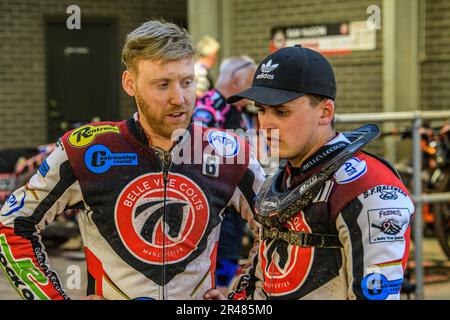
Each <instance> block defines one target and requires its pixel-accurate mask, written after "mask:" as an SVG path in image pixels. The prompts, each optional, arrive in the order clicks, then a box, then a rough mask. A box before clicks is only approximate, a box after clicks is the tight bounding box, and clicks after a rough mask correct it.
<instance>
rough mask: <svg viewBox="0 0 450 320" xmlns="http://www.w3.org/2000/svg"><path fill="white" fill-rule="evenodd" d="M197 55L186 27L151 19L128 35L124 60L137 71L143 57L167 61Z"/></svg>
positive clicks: (128, 66) (130, 67)
mask: <svg viewBox="0 0 450 320" xmlns="http://www.w3.org/2000/svg"><path fill="white" fill-rule="evenodd" d="M196 55H197V52H196V50H195V47H194V45H193V43H192V40H191V36H190V35H189V34H188V32H187V31H186V29H184V28H181V27H179V26H177V25H176V24H173V23H170V22H165V21H163V20H151V21H147V22H145V23H144V24H142V25H141V26H140V27H138V28H136V29H135V30H133V31H132V32H131V33H129V34H128V35H127V38H126V41H125V45H124V47H123V50H122V62H123V64H124V65H125V66H126V67H127V69H129V70H133V71H137V68H136V65H137V62H138V61H139V60H142V59H144V60H161V61H162V63H167V62H169V61H174V60H180V59H184V58H189V57H192V58H195V56H196Z"/></svg>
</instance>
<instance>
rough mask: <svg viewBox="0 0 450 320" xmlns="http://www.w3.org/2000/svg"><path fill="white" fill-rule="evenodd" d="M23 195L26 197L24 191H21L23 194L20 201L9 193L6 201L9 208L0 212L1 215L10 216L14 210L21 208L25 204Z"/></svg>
mask: <svg viewBox="0 0 450 320" xmlns="http://www.w3.org/2000/svg"><path fill="white" fill-rule="evenodd" d="M25 197H26V193H25V191H23V196H22V198H21V200H20V202H19V201H18V200H17V198H16V196H15V195H14V194H12V195H10V196H9V198H8V200H7V201H6V203H7V205H8V207H9V208H10V210H9V211H8V212H6V213H4V214H2V216H3V217H7V216H10V215H12V214H13V213H14V212H17V211H19V210H20V209H22V208H23V206H24V205H25Z"/></svg>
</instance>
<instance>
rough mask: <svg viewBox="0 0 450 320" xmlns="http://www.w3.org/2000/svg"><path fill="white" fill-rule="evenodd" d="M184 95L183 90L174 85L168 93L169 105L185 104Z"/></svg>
mask: <svg viewBox="0 0 450 320" xmlns="http://www.w3.org/2000/svg"><path fill="white" fill-rule="evenodd" d="M184 93H185V92H184V90H183V88H182V87H181V86H180V85H179V84H177V85H175V86H174V87H173V88H172V90H171V91H170V103H171V104H173V105H178V106H181V105H183V104H184V102H185V97H184Z"/></svg>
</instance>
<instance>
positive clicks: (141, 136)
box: [127, 112, 192, 164]
mask: <svg viewBox="0 0 450 320" xmlns="http://www.w3.org/2000/svg"><path fill="white" fill-rule="evenodd" d="M127 126H128V129H129V131H130V133H131V135H132V136H133V137H134V138H135V139H136V140H137V141H138V142H139V143H141V144H142V145H144V146H147V147H148V148H150V149H152V150H153V151H154V152H155V153H156V154H157V155H158V157H159V159H160V160H161V161H162V162H163V163H165V164H168V163H169V162H170V161H171V152H172V150H173V149H174V148H175V147H176V146H177V145H179V144H181V143H182V142H183V141H184V139H185V138H186V137H187V136H188V135H189V133H190V132H191V131H192V125H191V124H190V123H189V125H188V127H187V128H186V132H185V133H184V134H183V135H181V136H179V137H178V138H177V139H176V140H175V143H174V145H173V146H172V148H171V149H170V150H169V151H164V150H162V149H160V148H158V147H154V146H152V145H150V141H149V139H148V135H147V133H146V132H145V129H144V127H142V125H141V122H140V121H139V114H138V113H137V112H136V113H135V114H134V116H133V118H132V119H129V120H128V123H127Z"/></svg>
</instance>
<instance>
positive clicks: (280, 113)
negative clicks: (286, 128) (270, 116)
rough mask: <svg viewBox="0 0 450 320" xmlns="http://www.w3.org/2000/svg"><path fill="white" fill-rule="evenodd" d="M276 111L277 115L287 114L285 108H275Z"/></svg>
mask: <svg viewBox="0 0 450 320" xmlns="http://www.w3.org/2000/svg"><path fill="white" fill-rule="evenodd" d="M276 112H277V115H279V116H287V115H288V112H287V111H285V110H277V111H276Z"/></svg>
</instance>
